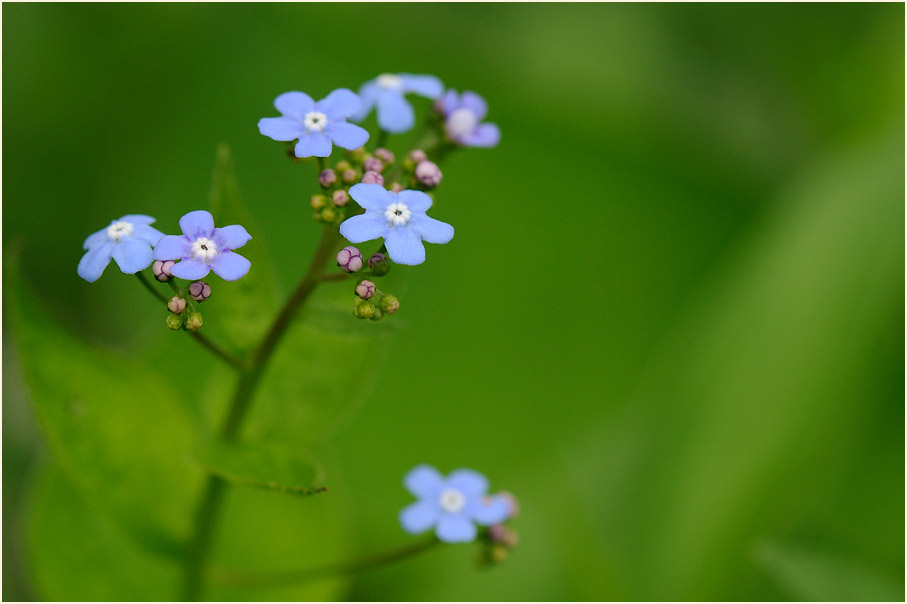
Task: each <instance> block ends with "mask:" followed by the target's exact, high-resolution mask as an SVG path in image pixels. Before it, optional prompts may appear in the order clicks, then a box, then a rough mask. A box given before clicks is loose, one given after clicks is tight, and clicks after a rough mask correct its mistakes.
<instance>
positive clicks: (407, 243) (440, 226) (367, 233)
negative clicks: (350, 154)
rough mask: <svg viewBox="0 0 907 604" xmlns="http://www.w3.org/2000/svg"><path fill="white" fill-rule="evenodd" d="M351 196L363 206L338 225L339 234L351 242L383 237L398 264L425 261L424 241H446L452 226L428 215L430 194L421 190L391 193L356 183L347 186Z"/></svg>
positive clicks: (383, 189)
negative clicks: (362, 210) (359, 210)
mask: <svg viewBox="0 0 907 604" xmlns="http://www.w3.org/2000/svg"><path fill="white" fill-rule="evenodd" d="M350 196H351V197H352V198H353V199H355V200H356V203H358V204H359V205H360V206H362V207H363V208H365V214H359V215H358V216H353V217H352V218H349V219H347V220H345V221H344V222H343V224H341V225H340V234H341V235H343V236H344V237H346V238H347V239H348V240H349V241H350V243H362V242H363V241H369V240H370V239H377V238H379V237H383V238H384V244H385V245H386V246H387V253H388V255H389V256H390V257H391V260H393V261H394V262H396V263H397V264H422V263H423V262H425V247H424V246H423V245H422V242H423V241H427V242H429V243H447V242H448V241H450V240H451V239H453V236H454V229H453V227H452V226H450V225H449V224H447V223H446V222H441V221H440V220H435V219H434V218H429V217H428V216H426V215H425V211H426V210H427V209H428V208H430V207H431V197H429V196H428V195H426V194H425V193H423V192H422V191H411V190H406V191H400V192H399V193H394V192H393V191H388V190H387V189H385V188H384V187H383V186H381V185H378V184H365V183H359V184H358V185H353V186H352V187H350Z"/></svg>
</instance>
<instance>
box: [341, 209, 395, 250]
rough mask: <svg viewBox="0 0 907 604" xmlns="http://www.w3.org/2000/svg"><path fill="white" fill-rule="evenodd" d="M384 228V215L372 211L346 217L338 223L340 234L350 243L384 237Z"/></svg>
mask: <svg viewBox="0 0 907 604" xmlns="http://www.w3.org/2000/svg"><path fill="white" fill-rule="evenodd" d="M386 230H387V221H386V220H385V219H384V216H382V215H381V214H376V213H374V212H366V213H365V214H360V215H358V216H353V217H352V218H347V219H346V220H344V221H343V223H341V225H340V234H341V235H343V236H344V237H346V239H347V241H349V242H350V243H362V242H363V241H371V240H372V239H377V238H379V237H384V233H385V231H386Z"/></svg>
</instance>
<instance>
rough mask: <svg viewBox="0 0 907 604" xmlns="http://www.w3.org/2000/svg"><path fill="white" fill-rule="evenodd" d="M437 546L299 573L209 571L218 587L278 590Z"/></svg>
mask: <svg viewBox="0 0 907 604" xmlns="http://www.w3.org/2000/svg"><path fill="white" fill-rule="evenodd" d="M438 543H440V541H438V540H437V539H436V538H434V537H432V538H431V539H430V540H428V541H418V542H416V543H410V544H409V545H405V546H403V547H400V548H397V549H393V550H389V551H386V552H381V553H378V554H372V555H370V556H365V557H363V558H357V559H355V560H348V561H345V562H335V563H333V564H324V565H322V566H313V567H310V568H303V569H299V570H290V571H283V572H277V573H242V572H237V571H226V570H223V569H212V571H213V572H212V573H211V578H212V579H213V580H214V581H217V582H218V583H220V584H221V585H228V586H231V587H280V586H284V585H298V584H300V583H306V582H308V581H312V580H314V579H322V578H324V577H328V576H333V575H348V574H353V573H358V572H362V571H365V570H370V569H372V568H377V567H379V566H385V565H387V564H392V563H394V562H399V561H400V560H405V559H407V558H412V557H413V556H416V555H418V554H421V553H422V552H424V551H426V550H428V549H430V548H432V547H434V546H435V545H437V544H438Z"/></svg>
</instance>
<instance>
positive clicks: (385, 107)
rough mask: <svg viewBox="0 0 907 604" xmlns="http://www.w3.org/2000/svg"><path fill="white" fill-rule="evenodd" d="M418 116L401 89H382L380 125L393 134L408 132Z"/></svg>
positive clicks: (379, 103) (379, 113) (380, 96)
mask: <svg viewBox="0 0 907 604" xmlns="http://www.w3.org/2000/svg"><path fill="white" fill-rule="evenodd" d="M415 121H416V118H415V115H414V114H413V108H412V106H410V104H409V102H408V101H407V100H406V99H405V98H403V93H402V92H400V91H399V90H382V91H381V93H380V94H379V95H378V125H379V126H381V129H382V130H387V131H388V132H391V133H393V134H399V133H401V132H406V131H407V130H409V129H410V128H412V127H413V124H414V123H415Z"/></svg>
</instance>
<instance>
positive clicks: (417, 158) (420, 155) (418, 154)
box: [409, 149, 428, 166]
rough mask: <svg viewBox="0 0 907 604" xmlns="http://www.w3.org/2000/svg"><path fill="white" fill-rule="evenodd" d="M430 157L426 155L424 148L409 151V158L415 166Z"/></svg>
mask: <svg viewBox="0 0 907 604" xmlns="http://www.w3.org/2000/svg"><path fill="white" fill-rule="evenodd" d="M427 159H428V156H427V155H425V151H423V150H422V149H414V150H412V151H410V152H409V160H410V161H411V162H413V165H414V166H418V165H419V164H420V163H422V162H424V161H425V160H427Z"/></svg>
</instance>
